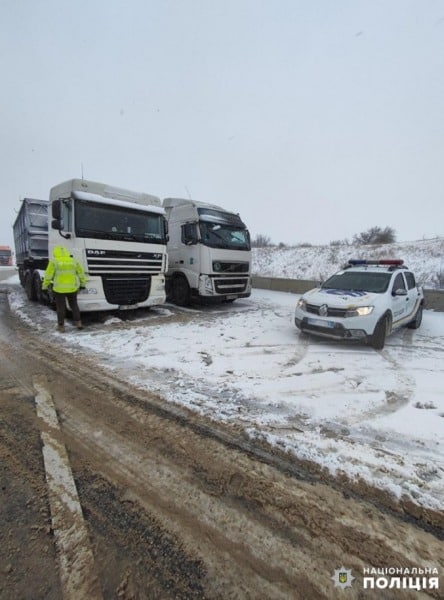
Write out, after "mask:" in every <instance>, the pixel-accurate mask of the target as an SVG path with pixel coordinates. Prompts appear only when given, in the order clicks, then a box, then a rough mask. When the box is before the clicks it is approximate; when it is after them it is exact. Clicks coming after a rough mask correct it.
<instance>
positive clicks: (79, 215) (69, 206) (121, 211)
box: [13, 179, 168, 312]
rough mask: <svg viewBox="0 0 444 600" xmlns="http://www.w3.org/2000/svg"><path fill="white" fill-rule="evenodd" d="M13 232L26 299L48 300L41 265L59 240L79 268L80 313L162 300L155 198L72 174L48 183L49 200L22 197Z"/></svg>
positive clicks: (160, 213) (161, 232)
mask: <svg viewBox="0 0 444 600" xmlns="http://www.w3.org/2000/svg"><path fill="white" fill-rule="evenodd" d="M13 230H14V241H15V246H16V256H17V266H18V269H19V277H20V282H21V284H22V285H23V286H24V288H25V290H26V293H27V296H28V298H29V299H30V300H38V301H42V302H48V301H49V302H50V301H51V298H50V297H49V298H48V297H47V296H46V294H45V292H42V289H41V281H42V277H43V271H44V269H45V268H46V266H47V264H48V260H49V258H50V257H51V256H52V252H53V248H54V246H56V245H63V246H65V247H66V248H67V249H68V250H69V252H70V253H71V254H72V255H73V256H74V257H75V258H77V259H78V260H79V261H80V262H81V264H82V266H83V268H84V270H85V274H86V279H87V283H86V288H85V289H82V290H80V291H79V295H78V303H79V308H80V310H81V311H82V312H83V311H104V310H125V309H134V308H138V307H147V306H153V305H158V304H163V303H164V302H165V298H166V296H165V274H166V270H167V265H168V258H167V252H166V241H167V223H166V219H165V211H164V209H163V208H162V206H161V201H160V199H159V198H157V197H156V196H151V195H150V194H143V193H138V192H133V191H130V190H125V189H122V188H117V187H113V186H110V185H107V184H103V183H98V182H94V181H86V180H84V179H72V180H69V181H65V182H64V183H61V184H59V185H57V186H55V187H53V188H52V189H51V190H50V195H49V202H48V201H45V200H34V199H27V198H25V199H24V200H23V201H22V205H21V207H20V210H19V213H18V215H17V218H16V220H15V222H14V225H13Z"/></svg>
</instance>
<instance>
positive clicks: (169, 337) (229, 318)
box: [8, 273, 444, 510]
mask: <svg viewBox="0 0 444 600" xmlns="http://www.w3.org/2000/svg"><path fill="white" fill-rule="evenodd" d="M261 274H262V273H261ZM8 283H9V284H10V294H9V301H10V306H11V308H12V310H14V311H15V312H16V313H17V314H18V315H19V316H20V317H21V318H23V319H25V320H27V321H28V322H29V323H30V325H31V326H32V327H35V328H37V329H39V330H42V331H45V332H46V335H47V336H48V340H50V339H51V338H52V339H53V341H54V342H58V341H60V342H61V341H62V340H63V342H64V344H65V346H66V347H69V348H71V349H72V350H73V351H74V352H77V351H79V350H80V349H81V350H82V351H86V352H88V353H89V352H91V353H94V356H95V357H97V359H98V360H99V362H100V363H101V364H102V365H103V366H104V367H105V368H107V369H110V370H112V371H114V372H115V373H116V374H118V375H119V376H120V377H121V378H122V379H123V380H129V381H131V382H133V383H135V384H137V385H138V386H140V387H141V388H144V389H149V390H154V391H158V392H159V393H160V394H161V395H162V396H164V397H165V399H166V400H167V401H169V402H174V403H177V404H179V405H183V406H186V407H189V408H191V409H193V410H195V411H198V412H200V413H202V414H205V415H208V416H210V417H211V418H213V419H215V420H218V421H225V422H230V423H236V424H239V425H241V426H242V427H243V428H244V429H245V431H247V432H248V434H249V435H250V436H251V437H252V438H263V439H266V440H268V441H269V442H270V443H271V444H273V445H277V446H279V447H280V448H283V449H285V450H287V451H288V452H290V453H293V454H294V455H296V456H298V457H300V458H302V459H309V460H311V461H315V462H316V463H317V464H319V465H322V466H324V467H325V468H327V469H328V470H329V471H330V472H332V473H336V474H337V473H341V472H344V473H347V474H348V475H349V476H351V477H353V478H357V477H360V478H363V479H365V480H367V481H368V482H370V483H371V484H373V485H375V486H377V487H379V488H381V489H385V490H387V491H390V492H391V493H393V494H394V495H396V496H397V497H401V496H405V497H408V498H410V499H412V500H413V501H414V502H416V503H417V504H420V505H422V506H426V507H430V508H434V509H437V510H442V509H443V506H444V394H443V390H444V360H443V358H444V313H435V312H432V311H429V310H426V311H425V312H424V318H423V323H422V326H421V328H420V329H419V330H411V329H404V330H402V331H400V332H397V333H395V334H393V335H392V336H390V337H389V338H388V339H387V344H386V347H385V348H384V350H383V351H380V352H377V351H375V350H374V349H372V348H371V347H367V346H363V345H355V344H349V343H341V342H334V341H325V340H319V339H316V338H310V337H304V336H300V335H299V333H298V331H297V329H296V328H295V326H294V322H293V311H294V307H295V303H296V300H297V298H298V296H296V295H294V294H286V293H282V292H269V291H264V290H257V289H255V290H254V291H253V294H252V296H251V298H249V299H244V300H239V301H236V302H235V303H234V304H232V305H224V306H219V307H201V308H193V309H188V310H181V309H178V308H176V307H173V306H170V305H165V306H162V307H158V308H155V309H152V310H151V311H148V312H141V313H138V314H137V315H133V316H132V319H134V320H131V323H130V324H129V323H127V322H126V323H125V322H123V321H122V320H120V319H119V318H118V317H117V316H112V315H108V316H106V317H104V319H103V321H101V322H92V323H90V324H89V325H88V326H87V327H86V328H85V329H84V330H83V331H80V332H78V331H77V330H74V329H73V328H71V327H68V329H67V333H66V334H59V333H57V332H56V331H55V322H56V317H55V313H54V312H53V311H51V310H49V309H48V308H45V307H41V306H38V305H35V304H31V303H29V302H28V301H27V300H26V297H25V294H24V292H23V290H22V288H21V287H20V285H19V284H18V278H17V277H13V278H11V279H10V280H9V281H8Z"/></svg>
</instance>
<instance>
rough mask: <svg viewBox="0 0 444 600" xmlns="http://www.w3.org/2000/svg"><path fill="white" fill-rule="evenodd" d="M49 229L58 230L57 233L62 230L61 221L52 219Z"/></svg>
mask: <svg viewBox="0 0 444 600" xmlns="http://www.w3.org/2000/svg"><path fill="white" fill-rule="evenodd" d="M51 227H52V228H53V229H58V230H59V231H60V230H62V229H63V219H60V218H58V219H53V220H52V221H51Z"/></svg>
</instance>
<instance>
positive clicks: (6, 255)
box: [0, 246, 13, 267]
mask: <svg viewBox="0 0 444 600" xmlns="http://www.w3.org/2000/svg"><path fill="white" fill-rule="evenodd" d="M0 265H1V266H2V267H12V265H13V260H12V250H11V246H0Z"/></svg>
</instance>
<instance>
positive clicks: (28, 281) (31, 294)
mask: <svg viewBox="0 0 444 600" xmlns="http://www.w3.org/2000/svg"><path fill="white" fill-rule="evenodd" d="M24 288H25V292H26V295H27V296H28V300H31V302H35V301H36V300H37V294H36V292H35V287H34V279H33V274H32V273H30V272H29V271H28V272H27V273H26V274H25V285H24Z"/></svg>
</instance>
